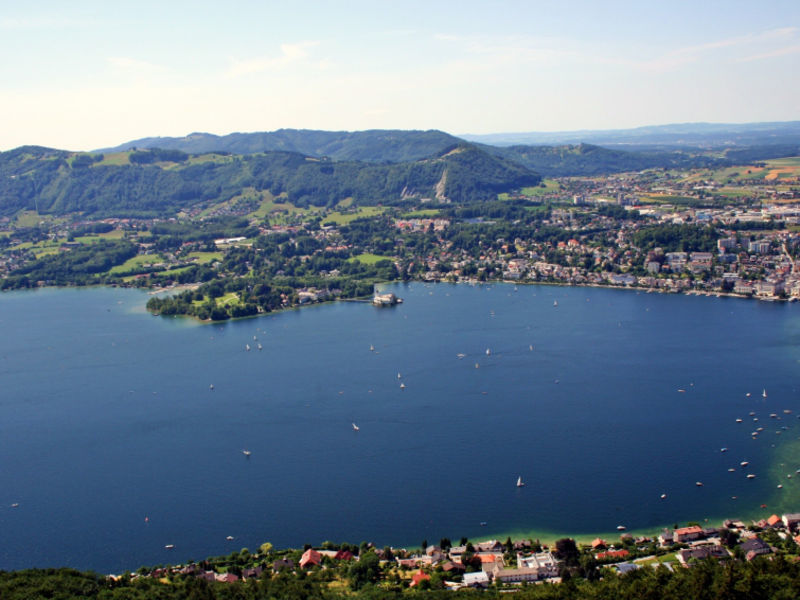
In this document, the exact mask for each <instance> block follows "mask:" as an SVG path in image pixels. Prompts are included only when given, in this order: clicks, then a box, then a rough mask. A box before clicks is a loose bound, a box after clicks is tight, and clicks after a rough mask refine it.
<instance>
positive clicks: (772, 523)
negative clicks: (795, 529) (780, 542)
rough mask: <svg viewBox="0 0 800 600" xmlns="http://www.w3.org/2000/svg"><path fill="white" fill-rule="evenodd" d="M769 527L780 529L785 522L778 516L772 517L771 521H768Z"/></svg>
mask: <svg viewBox="0 0 800 600" xmlns="http://www.w3.org/2000/svg"><path fill="white" fill-rule="evenodd" d="M767 525H769V526H770V527H780V526H781V525H783V521H782V520H781V518H780V517H779V516H778V515H772V516H770V518H769V519H767Z"/></svg>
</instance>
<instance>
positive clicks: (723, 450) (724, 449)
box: [719, 448, 728, 452]
mask: <svg viewBox="0 0 800 600" xmlns="http://www.w3.org/2000/svg"><path fill="white" fill-rule="evenodd" d="M719 451H720V452H727V451H728V449H727V448H720V449H719Z"/></svg>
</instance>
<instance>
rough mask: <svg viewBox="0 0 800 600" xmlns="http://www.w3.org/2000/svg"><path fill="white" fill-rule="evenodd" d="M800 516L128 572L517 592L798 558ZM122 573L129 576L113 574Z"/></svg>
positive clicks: (260, 557) (237, 557)
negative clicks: (300, 576) (314, 576)
mask: <svg viewBox="0 0 800 600" xmlns="http://www.w3.org/2000/svg"><path fill="white" fill-rule="evenodd" d="M798 544H800V513H791V514H783V515H780V516H778V515H771V516H770V517H768V518H766V519H762V520H758V521H753V522H751V523H749V524H745V523H744V522H742V521H735V520H726V521H724V523H722V524H721V526H720V527H710V526H701V525H700V524H698V523H693V524H688V525H686V526H684V527H677V526H676V527H675V528H673V529H664V530H663V531H661V533H659V534H658V535H657V536H652V537H650V536H641V535H640V536H633V535H631V534H629V533H624V532H623V533H621V535H620V536H619V538H618V539H615V540H613V541H611V540H609V541H607V540H605V539H601V538H596V539H594V540H592V541H591V543H585V544H577V543H576V542H575V540H573V539H572V538H561V539H559V540H556V541H555V542H554V543H553V544H552V545H549V546H548V545H547V544H542V543H540V542H539V540H530V539H528V540H511V538H508V539H506V541H505V542H501V541H498V540H487V541H480V542H474V543H473V542H470V541H469V540H467V539H466V538H462V539H461V540H460V542H459V543H458V544H451V542H450V540H449V539H447V538H444V539H442V540H440V542H439V543H438V544H430V545H428V543H427V541H424V542H423V547H421V548H420V549H418V550H407V549H405V548H391V547H388V546H387V547H384V548H376V547H375V546H374V545H373V544H369V543H366V542H363V543H362V544H360V545H358V546H357V545H351V544H340V545H336V544H333V543H331V542H325V543H324V544H322V545H321V546H319V547H317V548H313V547H311V546H306V547H305V548H304V549H296V550H280V551H278V550H275V549H273V548H272V545H271V544H269V543H265V544H262V545H261V547H260V548H259V550H258V551H257V552H255V553H252V554H251V553H250V551H249V550H247V549H242V550H241V551H238V552H232V553H231V554H230V555H228V556H221V557H217V558H209V559H206V560H204V561H201V562H198V563H196V562H191V563H189V564H182V565H173V566H157V567H152V568H148V567H142V568H140V569H139V570H138V571H137V572H136V573H134V574H132V575H127V576H126V577H130V578H132V579H134V580H135V579H137V578H151V579H155V580H159V581H168V580H170V579H171V578H185V577H191V578H199V579H203V580H205V581H208V582H220V583H235V582H239V581H242V580H244V581H246V580H248V579H259V578H265V577H272V576H275V575H279V574H295V575H296V574H297V573H299V572H301V571H303V572H307V573H322V572H328V573H329V576H328V577H324V578H323V581H326V582H327V583H328V584H330V585H333V582H335V581H342V580H344V581H346V582H347V583H348V585H349V586H350V587H351V588H352V589H355V590H357V589H359V588H361V587H363V586H364V585H367V584H373V585H381V586H386V587H392V586H394V587H398V588H401V589H413V588H419V589H450V590H459V589H463V588H472V589H488V588H491V589H508V590H509V591H513V590H514V589H518V588H519V586H521V585H529V584H535V583H550V584H558V583H562V582H563V581H565V580H566V579H569V578H571V577H573V576H579V577H583V578H586V579H588V580H595V579H598V578H600V577H603V576H604V575H605V576H608V575H609V574H611V573H615V574H617V575H625V574H627V573H630V572H632V571H637V570H639V569H659V568H663V569H666V570H667V571H669V572H675V571H676V570H679V569H691V568H693V567H695V566H699V565H701V564H704V562H705V561H707V560H711V561H714V562H717V563H721V564H724V563H726V562H729V561H739V562H751V561H754V560H756V559H758V558H759V557H763V558H765V559H770V558H776V557H778V556H796V555H797V554H798V553H800V545H798ZM110 577H111V578H112V579H115V580H116V579H119V578H120V577H122V576H110Z"/></svg>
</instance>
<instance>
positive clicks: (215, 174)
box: [0, 144, 540, 217]
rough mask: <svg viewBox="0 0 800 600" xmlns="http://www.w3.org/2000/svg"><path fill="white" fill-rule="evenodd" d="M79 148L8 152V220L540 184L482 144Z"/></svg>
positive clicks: (4, 171) (381, 199)
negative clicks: (416, 150)
mask: <svg viewBox="0 0 800 600" xmlns="http://www.w3.org/2000/svg"><path fill="white" fill-rule="evenodd" d="M120 158H121V156H120V155H115V157H114V161H108V162H107V161H106V160H105V159H104V156H103V155H90V154H75V153H70V152H66V151H62V150H52V149H48V148H41V147H33V146H27V147H22V148H17V149H15V150H11V151H9V152H4V153H0V216H11V215H14V214H16V213H18V212H19V211H22V210H35V211H36V212H37V213H39V214H41V215H47V214H51V215H62V214H67V213H74V212H79V213H83V214H84V215H86V216H92V217H106V216H116V217H123V216H124V217H155V216H171V215H174V214H176V213H177V212H179V211H181V210H189V209H193V208H200V209H202V208H206V207H209V206H212V205H214V204H218V203H220V202H226V201H228V200H230V199H232V198H234V197H237V196H240V195H242V193H243V192H244V190H246V189H247V190H255V191H256V192H269V193H270V194H272V195H273V196H282V197H283V198H285V201H286V202H288V203H290V204H293V205H295V206H299V207H307V206H334V205H336V204H337V203H339V202H340V201H342V200H344V199H346V198H352V201H353V202H354V203H355V204H357V205H366V206H369V205H376V204H391V203H396V202H399V201H401V200H403V199H407V198H438V199H439V200H442V201H452V202H458V203H461V202H473V201H480V200H491V199H494V198H496V196H497V194H498V193H501V192H505V191H509V190H512V189H517V188H520V187H523V186H528V185H536V184H537V183H538V182H539V181H540V177H539V176H538V175H537V174H536V173H534V172H533V171H531V170H530V169H527V168H525V167H521V166H519V165H517V164H515V163H512V162H510V161H508V160H505V159H503V158H501V157H496V156H492V155H490V154H488V153H486V152H485V151H483V150H481V149H478V148H476V147H474V146H470V145H467V144H463V145H460V146H451V147H450V148H447V149H446V151H445V152H444V153H441V154H439V155H437V156H434V157H432V158H427V159H424V160H416V161H410V162H400V163H389V164H377V163H368V162H356V161H341V162H334V161H330V160H325V159H318V158H311V157H307V156H303V155H301V154H298V153H294V152H268V153H261V154H250V155H237V156H226V155H220V154H211V155H202V156H189V155H187V154H185V153H184V152H182V151H176V150H162V149H154V150H146V151H142V150H135V151H129V152H127V161H126V160H120Z"/></svg>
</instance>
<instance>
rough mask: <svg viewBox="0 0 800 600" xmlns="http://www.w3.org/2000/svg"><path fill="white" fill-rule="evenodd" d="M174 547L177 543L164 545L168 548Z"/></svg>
mask: <svg viewBox="0 0 800 600" xmlns="http://www.w3.org/2000/svg"><path fill="white" fill-rule="evenodd" d="M174 547H175V544H167V545H166V546H164V548H165V549H166V550H172V549H173V548H174Z"/></svg>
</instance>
